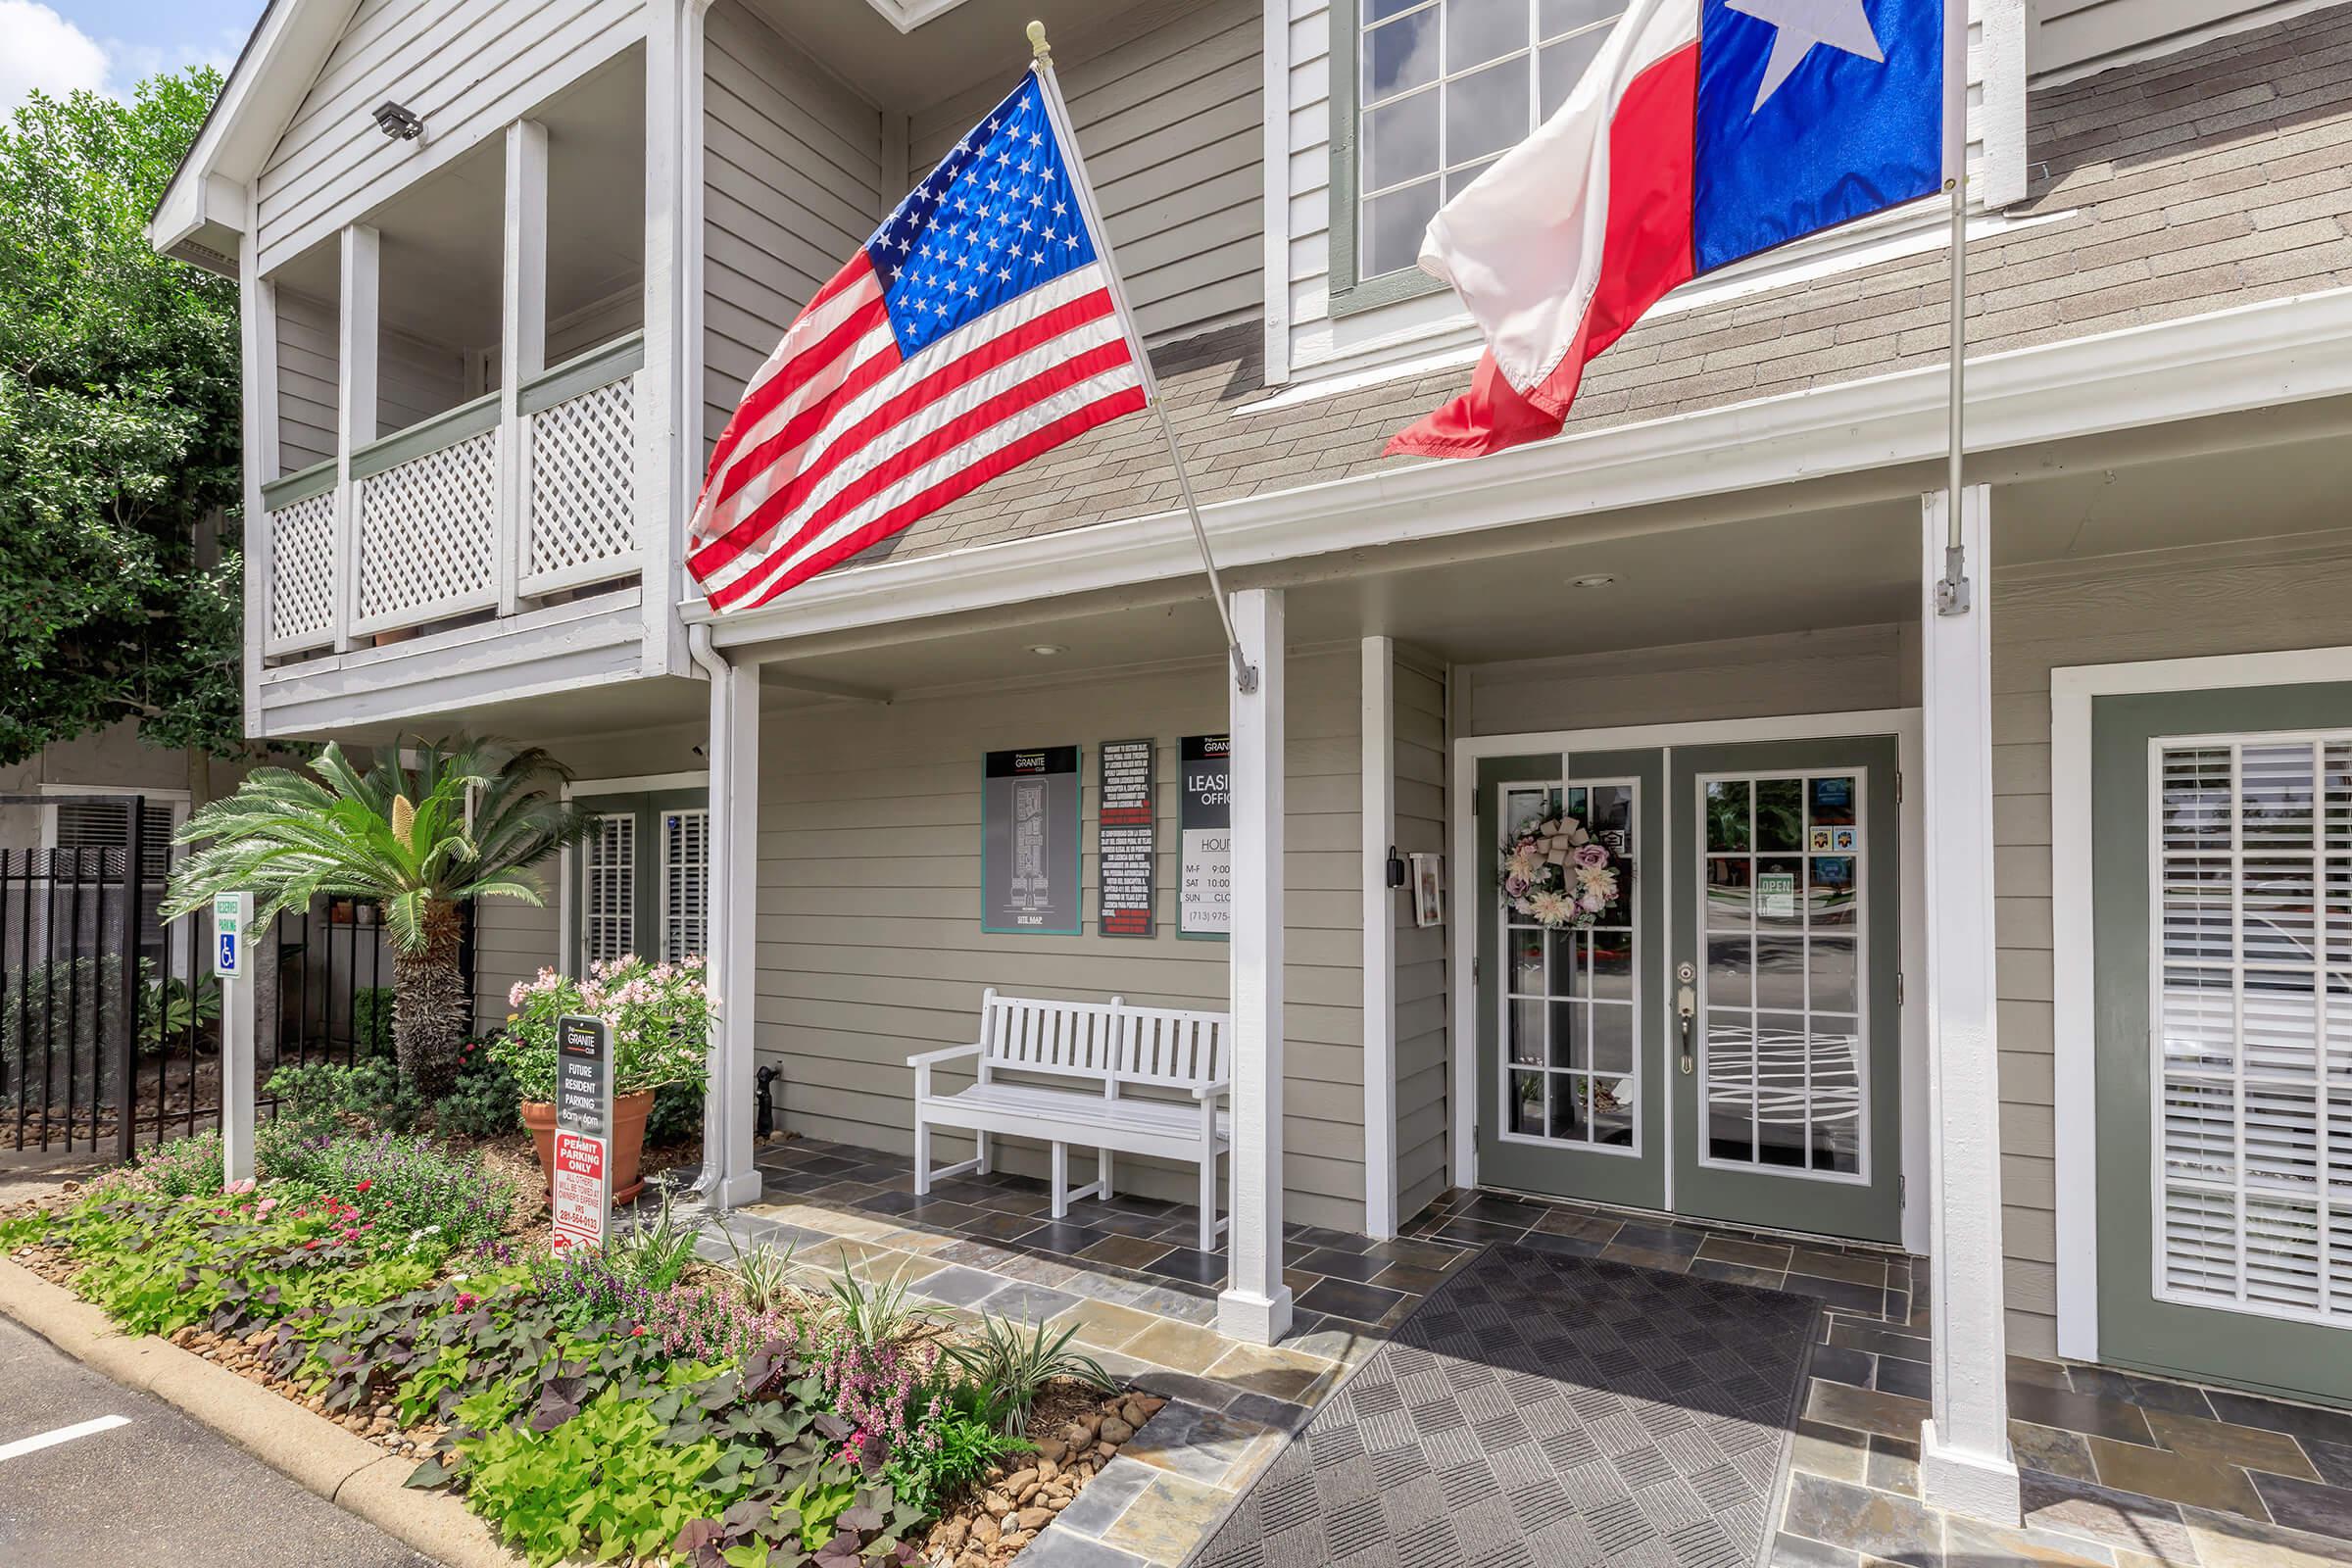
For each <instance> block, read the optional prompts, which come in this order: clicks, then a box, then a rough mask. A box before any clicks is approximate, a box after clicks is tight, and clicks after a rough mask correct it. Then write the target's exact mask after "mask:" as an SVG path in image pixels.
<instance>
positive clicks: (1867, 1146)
mask: <svg viewBox="0 0 2352 1568" xmlns="http://www.w3.org/2000/svg"><path fill="white" fill-rule="evenodd" d="M1671 771H1672V775H1673V781H1674V782H1673V792H1674V843H1675V847H1676V849H1677V850H1678V851H1681V852H1683V853H1682V854H1681V856H1680V858H1678V864H1679V865H1680V866H1681V868H1682V869H1681V871H1680V873H1679V875H1678V877H1677V881H1678V882H1679V884H1680V890H1681V891H1682V892H1683V893H1684V894H1685V897H1683V898H1681V899H1678V900H1677V901H1676V904H1675V909H1674V920H1673V925H1674V931H1673V936H1672V939H1671V940H1672V946H1673V954H1672V959H1673V963H1674V975H1673V979H1674V984H1675V1016H1674V1018H1673V1020H1672V1026H1673V1030H1674V1039H1673V1042H1672V1049H1673V1054H1674V1072H1673V1074H1672V1075H1671V1079H1670V1081H1671V1083H1672V1084H1673V1089H1672V1091H1671V1093H1670V1095H1669V1099H1670V1100H1671V1101H1672V1104H1673V1118H1674V1134H1675V1136H1674V1160H1675V1181H1674V1191H1675V1207H1676V1209H1677V1210H1678V1211H1680V1212H1683V1213H1689V1214H1697V1215H1704V1216H1705V1217H1707V1218H1710V1219H1720V1220H1728V1221H1731V1222H1733V1223H1736V1224H1742V1225H1756V1226H1763V1227H1766V1228H1770V1229H1774V1230H1798V1231H1812V1232H1817V1233H1819V1234H1821V1235H1825V1236H1838V1237H1846V1238H1851V1239H1853V1240H1856V1241H1867V1242H1887V1243H1893V1242H1899V1241H1900V1240H1901V1239H1902V1187H1901V1169H1900V1167H1901V1152H1902V1082H1901V1080H1902V1020H1901V1017H1900V1015H1899V1011H1898V1008H1897V1005H1896V1001H1895V996H1896V987H1897V985H1898V975H1899V958H1900V950H1901V931H1902V919H1901V914H1902V906H1901V896H1900V893H1899V881H1898V870H1899V867H1898V865H1897V863H1896V861H1897V847H1898V845H1899V843H1900V840H1901V834H1900V832H1899V831H1898V823H1897V818H1896V805H1895V783H1894V775H1895V743H1894V741H1893V739H1892V738H1891V737H1876V736H1873V737H1864V738H1860V739H1843V738H1841V739H1837V740H1818V741H1775V742H1768V743H1761V744H1752V745H1740V746H1694V747H1680V748H1677V749H1676V751H1675V753H1674V757H1673V763H1672V769H1671ZM1686 988H1688V994H1687V995H1686Z"/></svg>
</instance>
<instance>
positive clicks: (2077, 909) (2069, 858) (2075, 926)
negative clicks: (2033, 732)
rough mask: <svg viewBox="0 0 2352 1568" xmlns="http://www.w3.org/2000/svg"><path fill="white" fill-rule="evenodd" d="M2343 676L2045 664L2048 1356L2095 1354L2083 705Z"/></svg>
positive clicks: (2337, 661) (2289, 664)
mask: <svg viewBox="0 0 2352 1568" xmlns="http://www.w3.org/2000/svg"><path fill="white" fill-rule="evenodd" d="M2331 681H2352V646H2338V647H2331V648H2298V649H2290V650H2286V651H2284V652H2280V653H2268V654H2214V655H2208V656H2205V657H2201V658H2194V659H2152V660H2142V661H2136V662H2125V663H2116V664H2073V665H2061V666H2058V667H2055V668H2053V669H2051V671H2050V918H2051V924H2052V932H2051V955H2050V957H2051V968H2050V1004H2051V1020H2052V1030H2051V1032H2052V1036H2053V1039H2052V1050H2053V1054H2054V1058H2055V1059H2054V1063H2053V1072H2052V1099H2053V1101H2054V1102H2055V1117H2054V1120H2055V1128H2056V1140H2055V1141H2056V1144H2057V1148H2056V1150H2055V1158H2056V1171H2055V1195H2054V1196H2055V1200H2056V1206H2057V1214H2056V1216H2055V1218H2056V1230H2057V1254H2058V1255H2057V1264H2056V1271H2057V1303H2058V1353H2059V1354H2060V1355H2061V1356H2063V1357H2065V1358H2066V1359H2068V1360H2070V1361H2095V1360H2097V1359H2098V1358H2099V1217H2098V1130H2099V1129H2098V1103H2097V1098H2096V1097H2097V1093H2098V1074H2097V1063H2098V1056H2097V1039H2096V1023H2095V1018H2094V1014H2093V996H2092V987H2093V975H2092V972H2091V960H2092V955H2093V954H2094V953H2095V951H2096V948H2095V943H2096V941H2097V933H2096V923H2097V920H2098V908H2097V901H2096V899H2095V898H2093V896H2092V890H2091V883H2090V878H2091V831H2092V815H2093V803H2092V800H2091V790H2090V783H2091V773H2090V739H2091V731H2090V725H2091V710H2092V706H2093V704H2094V702H2095V701H2096V699H2098V698H2101V697H2126V696H2141V695H2147V694H2151V693H2158V692H2195V691H2218V690H2229V689H2231V688H2234V687H2240V686H2298V685H2314V684H2318V683H2322V682H2331Z"/></svg>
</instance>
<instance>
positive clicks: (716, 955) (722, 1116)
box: [686, 626, 760, 1209]
mask: <svg viewBox="0 0 2352 1568" xmlns="http://www.w3.org/2000/svg"><path fill="white" fill-rule="evenodd" d="M686 646H687V649H688V651H689V652H690V653H691V654H692V655H693V658H694V662H695V663H696V664H698V665H700V666H701V667H702V669H703V671H704V673H705V674H707V675H708V676H709V677H710V679H711V730H710V745H709V752H710V757H709V760H710V763H711V870H710V876H709V878H708V881H709V894H708V896H709V898H710V901H711V904H710V909H709V922H708V923H709V937H710V951H709V952H708V953H707V954H705V955H704V956H705V958H706V959H707V960H708V962H709V965H710V968H709V973H708V975H707V976H706V983H707V984H708V985H709V986H710V989H711V1057H710V1065H711V1085H710V1089H709V1091H708V1092H707V1094H706V1096H705V1098H704V1101H703V1171H702V1175H701V1176H700V1177H698V1178H697V1179H696V1182H695V1189H696V1191H697V1192H699V1193H701V1194H702V1196H703V1199H704V1201H706V1202H708V1203H709V1204H710V1205H711V1207H712V1208H714V1209H727V1208H733V1207H736V1206H737V1205H739V1204H743V1203H749V1202H755V1201H758V1199H759V1197H760V1171H759V1168H758V1167H757V1166H756V1165H754V1164H753V1163H752V1114H753V1103H752V1073H753V1070H754V1067H755V1065H756V1062H757V1047H758V1042H757V1039H756V1036H755V1034H754V1022H755V1020H754V1018H753V1007H754V1003H753V992H754V970H755V968H756V965H757V961H758V960H757V949H756V946H755V929H754V921H755V912H756V911H755V907H754V902H755V899H756V897H757V894H756V891H755V889H756V885H757V881H758V879H757V877H756V875H755V874H754V869H753V867H754V861H755V858H756V855H757V851H758V845H759V809H760V670H759V666H758V665H756V664H755V665H740V666H739V665H735V664H731V663H729V662H727V661H726V660H725V659H724V658H722V657H721V656H720V655H719V653H718V651H717V649H715V648H714V647H712V646H711V628H710V627H709V626H693V627H689V628H688V630H687V641H686Z"/></svg>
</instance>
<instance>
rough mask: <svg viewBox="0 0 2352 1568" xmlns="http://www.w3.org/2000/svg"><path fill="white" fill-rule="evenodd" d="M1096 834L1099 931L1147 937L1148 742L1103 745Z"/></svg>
mask: <svg viewBox="0 0 2352 1568" xmlns="http://www.w3.org/2000/svg"><path fill="white" fill-rule="evenodd" d="M1100 756H1101V760H1102V766H1103V788H1102V791H1101V793H1100V795H1099V797H1098V800H1099V802H1100V804H1099V805H1098V806H1097V808H1096V810H1097V812H1098V813H1099V814H1098V821H1097V824H1096V834H1097V838H1098V848H1099V851H1100V854H1101V856H1102V862H1103V871H1102V877H1101V888H1102V895H1103V910H1102V917H1101V918H1102V931H1103V935H1104V936H1106V937H1148V936H1150V935H1151V934H1152V851H1153V845H1152V743H1151V742H1150V741H1148V740H1146V741H1107V742H1105V743H1104V744H1103V748H1102V752H1101V754H1100Z"/></svg>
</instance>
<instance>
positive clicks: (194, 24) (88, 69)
mask: <svg viewBox="0 0 2352 1568" xmlns="http://www.w3.org/2000/svg"><path fill="white" fill-rule="evenodd" d="M262 5H263V0H0V39H4V40H6V47H5V48H0V114H5V113H6V112H7V111H8V110H10V109H12V108H14V107H15V106H16V105H17V104H18V103H19V102H21V101H22V100H23V98H24V96H25V93H26V92H28V91H30V90H31V89H32V88H34V87H39V88H42V89H43V90H45V91H48V92H52V93H62V92H64V91H67V90H70V89H72V88H74V87H92V88H96V89H99V90H101V91H105V92H111V93H114V94H116V95H118V96H127V95H128V94H129V92H130V87H131V84H132V83H133V82H135V81H137V80H138V79H139V78H140V77H141V76H145V75H150V74H152V73H155V72H158V71H169V70H172V69H173V68H175V67H179V66H184V65H193V64H196V63H199V62H210V63H211V64H213V65H216V66H219V67H221V69H222V70H224V71H225V70H226V69H227V68H228V64H229V62H230V61H232V60H234V59H235V58H236V55H237V49H238V47H239V46H240V45H242V44H243V43H244V41H245V35H246V34H247V33H248V32H250V31H252V30H253V25H254V23H255V21H256V20H257V19H259V18H260V16H261V14H262Z"/></svg>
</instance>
